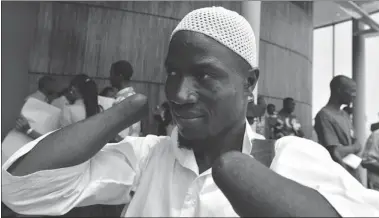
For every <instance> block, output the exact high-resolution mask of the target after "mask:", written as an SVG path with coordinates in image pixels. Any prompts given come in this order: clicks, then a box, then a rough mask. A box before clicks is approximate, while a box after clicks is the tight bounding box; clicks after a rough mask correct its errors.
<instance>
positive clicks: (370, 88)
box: [365, 12, 379, 125]
mask: <svg viewBox="0 0 379 218" xmlns="http://www.w3.org/2000/svg"><path fill="white" fill-rule="evenodd" d="M371 17H372V18H373V19H374V20H375V21H376V22H377V23H379V12H378V13H375V14H373V15H371ZM378 57H379V35H376V36H374V37H367V38H366V39H365V73H366V77H365V80H366V86H365V88H366V90H365V92H366V93H365V94H366V99H365V100H366V101H365V102H366V117H367V121H366V122H367V125H371V124H372V123H375V122H378V121H379V117H378V115H379V84H378V82H379V61H378V60H379V59H378Z"/></svg>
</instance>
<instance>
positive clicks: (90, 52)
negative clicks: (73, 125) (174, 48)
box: [29, 2, 241, 133]
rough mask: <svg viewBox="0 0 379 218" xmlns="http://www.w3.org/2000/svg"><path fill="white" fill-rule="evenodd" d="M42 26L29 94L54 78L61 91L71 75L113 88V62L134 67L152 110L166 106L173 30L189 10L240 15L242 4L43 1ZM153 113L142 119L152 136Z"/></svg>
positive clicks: (37, 33) (33, 54) (136, 82)
mask: <svg viewBox="0 0 379 218" xmlns="http://www.w3.org/2000/svg"><path fill="white" fill-rule="evenodd" d="M39 5H40V6H39V13H38V23H37V24H38V26H37V28H36V31H35V33H34V34H35V41H34V46H33V48H32V52H31V53H30V65H29V71H30V73H29V79H30V82H29V84H30V86H29V92H32V91H34V90H36V88H37V80H38V79H39V78H40V77H41V76H42V75H45V74H51V75H53V76H55V77H57V78H58V79H60V80H61V81H62V87H63V86H64V85H65V84H67V83H68V81H69V79H70V78H72V76H73V75H75V74H79V73H85V74H88V75H90V76H92V77H94V78H95V80H96V82H97V84H98V86H99V89H102V88H103V87H105V86H108V85H109V82H108V75H109V68H110V65H111V63H112V62H114V61H117V60H120V59H125V60H128V61H130V62H131V64H132V65H133V67H134V71H135V75H134V76H133V82H132V85H133V86H134V87H135V88H136V90H137V91H138V92H140V93H143V94H145V95H147V96H148V98H149V104H150V108H153V107H155V106H156V105H157V104H160V103H162V102H163V101H164V90H163V84H164V81H165V70H164V67H163V61H164V58H165V55H166V52H167V50H166V49H167V48H168V43H169V37H170V34H171V31H172V30H173V29H174V28H175V26H176V25H177V23H178V22H179V21H180V19H181V18H182V17H183V16H184V15H185V14H187V13H188V12H189V11H191V10H193V9H195V8H200V7H205V6H211V5H222V6H224V7H226V8H229V9H232V10H235V11H238V12H240V11H241V6H240V5H241V3H240V2H40V3H39ZM154 123H155V122H154V120H153V115H152V111H150V114H149V117H148V118H147V119H145V120H143V124H142V125H143V128H144V132H145V133H154V132H155V124H154Z"/></svg>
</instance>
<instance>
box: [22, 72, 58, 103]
mask: <svg viewBox="0 0 379 218" xmlns="http://www.w3.org/2000/svg"><path fill="white" fill-rule="evenodd" d="M54 85H55V80H54V79H53V78H52V77H50V76H43V77H41V78H40V79H39V80H38V90H37V91H36V92H34V93H33V94H31V95H29V96H28V97H27V98H26V99H28V98H35V99H38V100H40V101H43V102H46V103H48V104H50V103H51V101H52V100H53V99H54V98H55V97H56V92H55V89H54Z"/></svg>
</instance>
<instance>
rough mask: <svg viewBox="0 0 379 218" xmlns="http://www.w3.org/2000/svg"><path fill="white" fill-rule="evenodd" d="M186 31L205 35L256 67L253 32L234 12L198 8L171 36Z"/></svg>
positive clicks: (216, 8) (243, 19)
mask: <svg viewBox="0 0 379 218" xmlns="http://www.w3.org/2000/svg"><path fill="white" fill-rule="evenodd" d="M182 30H187V31H193V32H198V33H202V34H204V35H207V36H209V37H211V38H213V39H215V40H216V41H218V42H219V43H221V44H223V45H224V46H226V47H228V48H229V49H231V50H233V51H234V52H235V53H237V54H238V55H240V56H241V57H242V58H243V59H245V60H246V61H247V62H248V63H249V64H250V66H251V67H252V68H256V67H257V60H256V58H257V51H256V42H255V35H254V31H253V29H252V28H251V26H250V24H249V22H248V21H247V20H246V19H245V18H244V17H242V16H241V15H239V14H238V13H237V12H235V11H231V10H227V9H225V8H223V7H207V8H200V9H196V10H194V11H191V12H190V13H188V14H187V15H186V16H185V17H184V18H183V19H182V20H181V21H180V22H179V24H178V26H177V27H176V28H175V29H174V31H173V32H172V34H171V39H172V37H173V35H174V34H175V33H177V32H178V31H182Z"/></svg>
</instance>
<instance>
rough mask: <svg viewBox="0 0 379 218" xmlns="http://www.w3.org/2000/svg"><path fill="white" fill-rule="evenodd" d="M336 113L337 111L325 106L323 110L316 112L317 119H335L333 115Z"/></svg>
mask: <svg viewBox="0 0 379 218" xmlns="http://www.w3.org/2000/svg"><path fill="white" fill-rule="evenodd" d="M334 115H335V111H333V110H331V109H330V108H327V107H323V108H321V110H320V111H319V112H318V113H317V114H316V117H315V119H328V120H333V117H334Z"/></svg>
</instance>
